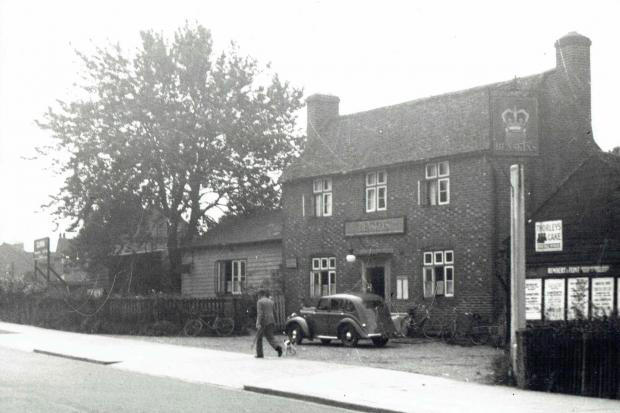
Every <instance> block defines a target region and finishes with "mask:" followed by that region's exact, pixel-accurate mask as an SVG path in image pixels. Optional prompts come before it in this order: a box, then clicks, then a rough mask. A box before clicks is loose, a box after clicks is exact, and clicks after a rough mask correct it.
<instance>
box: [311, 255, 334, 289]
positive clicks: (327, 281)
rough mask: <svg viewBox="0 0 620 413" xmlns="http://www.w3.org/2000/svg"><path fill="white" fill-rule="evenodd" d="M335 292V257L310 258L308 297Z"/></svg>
mask: <svg viewBox="0 0 620 413" xmlns="http://www.w3.org/2000/svg"><path fill="white" fill-rule="evenodd" d="M335 293H336V258H335V257H317V258H312V271H311V272H310V297H320V296H322V295H330V294H335Z"/></svg>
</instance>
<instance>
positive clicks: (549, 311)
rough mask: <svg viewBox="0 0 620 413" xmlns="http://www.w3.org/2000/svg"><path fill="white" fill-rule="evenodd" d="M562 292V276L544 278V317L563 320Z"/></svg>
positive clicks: (563, 285)
mask: <svg viewBox="0 0 620 413" xmlns="http://www.w3.org/2000/svg"><path fill="white" fill-rule="evenodd" d="M564 293H565V283H564V279H563V278H548V279H546V280H545V319H546V320H550V321H553V320H564V306H565V302H564Z"/></svg>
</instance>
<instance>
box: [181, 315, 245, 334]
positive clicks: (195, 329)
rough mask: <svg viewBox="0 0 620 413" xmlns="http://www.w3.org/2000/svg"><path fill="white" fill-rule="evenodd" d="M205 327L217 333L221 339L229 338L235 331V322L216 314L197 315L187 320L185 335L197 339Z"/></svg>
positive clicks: (230, 318) (184, 329)
mask: <svg viewBox="0 0 620 413" xmlns="http://www.w3.org/2000/svg"><path fill="white" fill-rule="evenodd" d="M205 327H206V329H207V330H211V331H215V333H216V334H217V335H218V336H220V337H227V336H229V335H231V334H232V332H233V331H234V330H235V320H234V319H233V318H232V317H220V316H219V315H214V314H205V313H203V314H196V315H194V316H192V318H190V319H189V320H187V322H186V323H185V326H183V333H185V335H186V336H188V337H196V336H198V335H199V334H200V333H201V332H202V330H203V329H205Z"/></svg>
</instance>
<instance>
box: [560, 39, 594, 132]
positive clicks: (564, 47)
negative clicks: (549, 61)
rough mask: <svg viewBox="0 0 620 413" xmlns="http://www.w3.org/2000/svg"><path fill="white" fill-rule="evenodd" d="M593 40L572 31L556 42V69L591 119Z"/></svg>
mask: <svg viewBox="0 0 620 413" xmlns="http://www.w3.org/2000/svg"><path fill="white" fill-rule="evenodd" d="M591 44H592V42H591V41H590V39H588V38H587V37H585V36H582V35H580V34H579V33H577V32H570V33H568V34H567V35H565V36H563V37H561V38H560V39H559V40H558V41H556V42H555V59H556V71H557V73H558V74H560V76H561V77H562V78H563V79H564V80H565V81H566V82H567V83H568V89H569V90H568V92H569V93H572V94H573V95H574V97H575V99H576V102H575V103H576V104H577V105H578V107H581V108H583V110H584V113H585V114H586V115H587V119H588V121H590V120H591V97H590V45H591Z"/></svg>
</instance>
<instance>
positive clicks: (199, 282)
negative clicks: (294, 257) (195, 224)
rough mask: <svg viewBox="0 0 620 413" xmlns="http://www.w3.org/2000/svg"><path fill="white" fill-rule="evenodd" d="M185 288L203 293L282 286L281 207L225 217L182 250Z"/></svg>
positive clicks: (195, 293) (191, 293)
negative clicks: (278, 209) (276, 209)
mask: <svg viewBox="0 0 620 413" xmlns="http://www.w3.org/2000/svg"><path fill="white" fill-rule="evenodd" d="M183 263H184V265H183V266H184V274H183V275H182V293H183V295H185V296H190V297H197V298H204V297H216V296H224V295H241V294H252V293H255V292H256V291H257V290H258V289H259V288H267V289H269V290H270V291H271V292H272V293H274V294H277V293H279V292H281V290H282V283H281V266H282V212H281V211H261V212H257V213H254V214H252V215H247V216H236V217H226V218H224V219H222V221H220V223H219V224H218V225H217V226H215V227H213V228H211V229H209V230H208V231H207V233H206V234H205V236H204V237H202V239H199V240H197V241H195V242H194V243H192V244H191V245H190V246H187V247H186V249H185V252H184V254H183Z"/></svg>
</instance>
